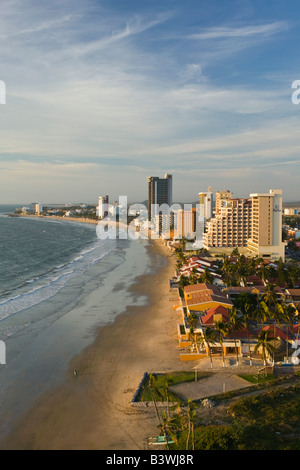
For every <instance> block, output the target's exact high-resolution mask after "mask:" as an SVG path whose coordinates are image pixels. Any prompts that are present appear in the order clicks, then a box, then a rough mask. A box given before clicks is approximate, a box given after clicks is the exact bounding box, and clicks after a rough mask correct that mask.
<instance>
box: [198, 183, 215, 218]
mask: <svg viewBox="0 0 300 470" xmlns="http://www.w3.org/2000/svg"><path fill="white" fill-rule="evenodd" d="M199 215H200V217H202V218H203V219H205V220H209V219H211V218H212V216H213V192H212V188H211V187H209V188H208V189H207V191H206V192H201V193H199Z"/></svg>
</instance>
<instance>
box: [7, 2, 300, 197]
mask: <svg viewBox="0 0 300 470" xmlns="http://www.w3.org/2000/svg"><path fill="white" fill-rule="evenodd" d="M299 40H300V4H299V2H297V1H290V2H288V5H287V3H286V2H282V1H278V0H272V1H270V0H268V1H266V0H261V1H259V0H257V1H248V0H240V1H234V0H230V1H226V0H219V1H216V0H210V1H201V0H198V1H195V0H185V1H182V0H160V1H156V0H143V1H141V0H139V1H135V0H129V1H124V0H84V1H82V0H59V1H58V0H51V1H45V0H42V1H41V0H9V1H8V0H2V1H1V5H0V64H1V66H0V80H3V81H4V82H5V84H6V104H1V105H0V125H1V128H0V136H1V141H0V183H1V184H0V202H1V203H3V204H4V203H29V202H32V201H39V202H42V203H49V202H77V201H85V202H95V203H96V201H97V198H98V196H99V195H102V194H109V195H110V196H111V199H118V196H119V195H127V196H128V200H129V201H134V200H139V201H143V200H144V199H146V198H147V186H146V178H147V176H150V175H151V176H163V174H164V173H166V172H167V173H171V174H173V178H174V185H173V187H174V199H175V200H176V201H179V200H180V201H183V202H188V201H195V200H197V195H198V193H199V192H200V191H203V190H206V189H207V187H208V186H212V187H213V189H214V191H217V190H222V189H230V190H231V191H233V193H234V195H235V196H236V197H247V196H248V195H249V194H250V193H251V192H258V191H259V192H268V191H269V189H271V188H272V189H281V188H282V189H283V191H284V200H286V201H288V200H300V190H299V168H300V132H299V124H300V105H295V104H293V103H292V101H291V96H292V92H293V90H292V89H291V85H292V82H293V81H294V80H300V63H299V52H298V50H299Z"/></svg>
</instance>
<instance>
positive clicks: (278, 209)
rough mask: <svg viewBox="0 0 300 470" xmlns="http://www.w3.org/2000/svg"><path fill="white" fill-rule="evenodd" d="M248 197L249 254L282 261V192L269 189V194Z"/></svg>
mask: <svg viewBox="0 0 300 470" xmlns="http://www.w3.org/2000/svg"><path fill="white" fill-rule="evenodd" d="M250 197H251V201H252V234H251V237H250V239H249V240H248V244H247V246H248V249H249V251H250V254H252V256H258V257H262V258H269V259H279V258H282V260H283V261H284V254H285V244H284V243H283V242H282V190H281V189H270V191H269V193H266V194H264V193H256V194H250Z"/></svg>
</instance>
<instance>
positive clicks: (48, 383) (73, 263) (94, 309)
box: [0, 206, 154, 439]
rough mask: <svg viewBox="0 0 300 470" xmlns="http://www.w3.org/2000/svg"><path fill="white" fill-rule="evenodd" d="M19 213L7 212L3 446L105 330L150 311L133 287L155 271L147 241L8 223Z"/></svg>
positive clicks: (76, 225)
mask: <svg viewBox="0 0 300 470" xmlns="http://www.w3.org/2000/svg"><path fill="white" fill-rule="evenodd" d="M15 208H16V206H0V249H1V257H0V340H2V341H4V343H5V345H6V364H5V365H0V439H1V437H2V436H3V435H5V433H7V432H8V431H9V430H10V429H11V428H12V426H13V425H14V424H15V422H16V420H17V419H18V418H19V417H20V416H21V415H22V414H23V413H24V412H25V411H26V410H27V409H28V407H29V406H30V405H31V404H32V403H33V401H34V400H35V399H36V398H37V397H38V396H39V395H41V394H42V393H43V392H45V391H47V390H49V389H51V388H53V387H55V386H57V385H58V384H59V383H61V382H62V381H63V380H64V378H65V374H66V371H67V368H68V364H69V362H70V360H71V359H72V358H73V357H74V356H75V355H77V354H79V353H80V352H81V351H82V350H83V348H84V347H86V346H88V345H89V344H91V343H92V341H93V340H94V338H95V334H96V330H97V328H98V327H100V326H102V325H105V324H106V323H108V322H113V321H114V319H115V318H116V316H117V315H119V314H121V313H122V312H124V311H125V310H126V307H127V306H129V305H143V304H145V303H146V301H147V299H146V298H145V297H144V296H139V297H133V295H132V294H131V293H130V291H129V287H130V286H131V285H132V283H133V282H134V280H135V279H136V278H137V276H140V275H143V274H145V273H146V272H147V273H148V272H151V269H152V268H153V266H154V265H153V260H151V259H150V258H149V255H148V253H147V249H146V247H147V244H148V243H149V242H148V240H143V241H133V240H131V239H118V240H111V239H106V240H100V239H99V238H98V237H97V234H96V225H93V224H84V223H80V222H71V221H60V220H51V219H40V218H26V217H23V218H22V217H9V216H8V215H7V214H8V213H12V212H14V211H15ZM93 292H97V299H99V298H100V299H101V302H94V301H93ZM85 302H87V305H88V308H86V310H85V309H82V305H85Z"/></svg>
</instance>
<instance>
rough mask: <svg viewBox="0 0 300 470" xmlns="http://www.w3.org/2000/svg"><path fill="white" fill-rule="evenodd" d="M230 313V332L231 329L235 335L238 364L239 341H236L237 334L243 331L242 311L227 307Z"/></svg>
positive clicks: (237, 362)
mask: <svg viewBox="0 0 300 470" xmlns="http://www.w3.org/2000/svg"><path fill="white" fill-rule="evenodd" d="M227 312H228V315H229V325H228V332H229V331H230V332H231V333H233V335H234V338H233V340H234V347H235V352H236V364H237V366H238V365H239V354H238V348H237V341H236V334H237V333H238V332H239V331H241V329H242V328H243V319H242V317H241V315H240V312H239V311H238V310H237V309H236V308H235V307H232V308H228V309H227Z"/></svg>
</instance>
